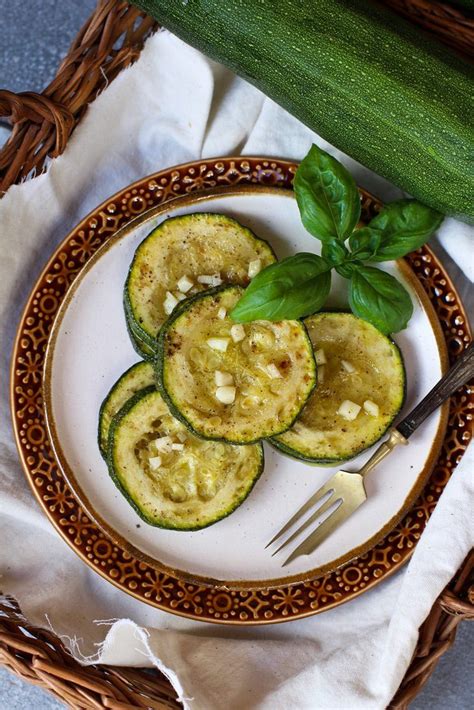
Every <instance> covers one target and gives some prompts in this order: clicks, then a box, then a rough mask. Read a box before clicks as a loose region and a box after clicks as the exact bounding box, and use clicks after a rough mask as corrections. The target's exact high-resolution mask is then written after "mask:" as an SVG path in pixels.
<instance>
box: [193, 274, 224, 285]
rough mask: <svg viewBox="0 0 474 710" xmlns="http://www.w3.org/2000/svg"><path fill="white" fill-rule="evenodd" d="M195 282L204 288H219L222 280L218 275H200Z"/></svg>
mask: <svg viewBox="0 0 474 710" xmlns="http://www.w3.org/2000/svg"><path fill="white" fill-rule="evenodd" d="M197 280H198V281H199V283H200V284H205V285H206V286H220V285H221V283H222V279H221V277H220V274H202V276H198V277H197Z"/></svg>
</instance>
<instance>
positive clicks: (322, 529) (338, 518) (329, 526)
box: [282, 501, 359, 567]
mask: <svg viewBox="0 0 474 710" xmlns="http://www.w3.org/2000/svg"><path fill="white" fill-rule="evenodd" d="M358 507H359V505H356V506H355V507H353V506H350V505H347V504H345V503H344V501H343V502H342V503H341V504H340V505H339V507H338V508H336V510H335V511H334V512H333V513H331V515H330V516H329V517H328V518H326V520H325V521H324V522H323V523H321V525H319V527H317V528H316V530H315V531H314V532H313V533H311V535H308V537H307V538H306V540H303V542H302V543H301V544H300V545H298V547H296V548H295V549H294V550H293V552H292V553H291V555H290V556H289V557H288V558H287V559H286V560H285V561H284V562H283V564H282V567H286V565H287V564H289V563H290V562H292V561H293V560H295V559H296V558H297V557H300V555H309V554H310V553H311V552H313V551H314V550H315V549H316V548H317V547H318V545H320V544H321V543H322V542H323V541H324V540H325V539H326V538H327V537H328V535H329V534H330V533H331V532H332V531H333V530H334V528H337V527H338V525H340V524H341V523H342V522H343V521H344V520H345V519H346V518H348V517H349V515H351V514H352V513H353V512H354V510H355V509H356V508H358Z"/></svg>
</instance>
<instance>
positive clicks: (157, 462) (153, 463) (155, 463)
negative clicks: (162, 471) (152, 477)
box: [148, 456, 161, 471]
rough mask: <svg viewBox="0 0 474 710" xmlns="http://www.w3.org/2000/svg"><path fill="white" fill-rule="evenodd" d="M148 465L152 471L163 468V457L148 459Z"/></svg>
mask: <svg viewBox="0 0 474 710" xmlns="http://www.w3.org/2000/svg"><path fill="white" fill-rule="evenodd" d="M148 463H149V464H150V468H151V469H152V471H156V470H157V469H158V468H160V466H161V456H151V457H150V458H149V459H148Z"/></svg>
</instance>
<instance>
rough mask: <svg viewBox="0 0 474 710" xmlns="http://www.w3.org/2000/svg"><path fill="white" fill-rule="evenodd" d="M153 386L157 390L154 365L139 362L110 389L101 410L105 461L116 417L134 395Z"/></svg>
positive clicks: (99, 435) (100, 437) (100, 443)
mask: <svg viewBox="0 0 474 710" xmlns="http://www.w3.org/2000/svg"><path fill="white" fill-rule="evenodd" d="M151 385H153V387H154V388H155V373H154V370H153V367H152V365H151V364H150V363H148V362H137V363H135V365H132V366H131V367H129V368H128V370H127V371H126V372H124V373H123V375H122V376H121V377H119V379H118V380H117V382H116V383H115V384H114V386H113V387H112V388H111V389H110V391H109V393H108V395H107V397H106V398H105V399H104V401H103V402H102V404H101V407H100V410H99V431H98V442H99V449H100V453H101V454H102V457H103V458H104V459H107V446H108V440H109V430H110V425H111V423H112V420H113V418H114V416H115V415H116V414H117V412H118V411H119V410H120V409H121V408H122V407H123V405H124V404H125V403H126V402H127V401H128V400H129V399H130V397H132V395H134V394H135V393H136V392H138V391H140V390H142V389H143V388H144V387H147V386H151Z"/></svg>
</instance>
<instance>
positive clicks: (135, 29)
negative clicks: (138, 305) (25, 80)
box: [0, 0, 474, 710]
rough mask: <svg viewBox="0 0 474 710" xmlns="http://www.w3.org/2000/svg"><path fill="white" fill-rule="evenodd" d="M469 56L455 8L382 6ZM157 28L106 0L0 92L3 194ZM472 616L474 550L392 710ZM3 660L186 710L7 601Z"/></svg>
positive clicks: (472, 39) (0, 618)
mask: <svg viewBox="0 0 474 710" xmlns="http://www.w3.org/2000/svg"><path fill="white" fill-rule="evenodd" d="M385 4H387V5H389V6H390V7H392V8H393V9H394V10H395V11H397V12H399V13H400V14H402V15H405V16H406V17H409V18H410V19H411V20H412V21H413V22H416V23H417V24H419V25H421V26H422V27H424V28H425V29H428V30H429V31H431V32H433V33H435V34H436V35H438V37H439V38H440V39H441V40H442V41H443V42H445V43H446V44H448V45H450V46H451V47H454V48H455V49H456V50H457V51H459V52H461V53H462V54H464V55H465V56H466V55H469V56H474V20H472V19H469V18H468V17H466V16H465V15H464V14H463V13H462V12H461V11H459V10H455V9H453V8H451V7H450V6H449V5H445V4H441V3H437V2H429V1H427V0H385ZM156 29H157V25H156V23H155V22H154V21H153V20H152V19H150V18H149V17H147V16H145V15H143V14H142V13H140V12H139V11H138V10H137V9H136V8H133V7H132V6H130V5H129V4H128V3H127V2H122V1H117V0H99V2H98V5H97V8H96V10H95V11H94V13H93V14H92V16H91V18H90V19H89V20H88V22H87V23H86V24H85V26H84V27H83V28H82V30H81V31H80V32H79V34H78V36H77V38H76V40H75V41H74V43H73V45H72V46H71V48H70V50H69V53H68V55H67V56H66V58H65V59H64V61H63V62H62V64H61V66H60V67H59V69H58V73H57V76H56V78H55V79H54V80H53V81H52V82H51V84H50V85H49V86H48V87H47V88H46V89H45V90H44V91H43V93H42V94H36V93H32V92H25V93H21V94H14V93H12V92H10V91H6V90H5V91H1V90H0V117H2V116H3V117H7V118H9V119H10V121H11V124H12V127H13V130H12V134H11V137H10V140H9V141H8V142H7V144H6V145H5V146H4V147H3V149H1V150H0V195H1V194H3V193H4V192H5V191H6V190H7V189H8V188H9V187H10V185H12V184H14V183H18V182H20V181H21V180H22V179H24V178H25V177H28V176H31V175H33V174H36V173H38V172H40V171H41V170H43V168H44V166H45V161H46V160H47V158H49V157H55V156H57V155H60V154H61V153H62V152H63V150H64V148H65V147H66V145H67V141H68V139H69V136H70V135H71V133H72V131H73V130H74V127H75V126H76V125H77V123H78V122H79V121H80V120H81V118H82V116H83V114H84V111H85V109H86V107H87V105H88V103H89V102H90V101H92V100H93V99H94V98H95V97H96V96H97V93H98V92H99V91H101V90H102V89H103V88H104V87H105V86H106V85H107V84H108V83H109V82H111V81H112V80H113V79H114V78H115V76H116V75H117V74H118V73H119V72H120V71H121V70H122V69H123V68H124V67H126V66H128V65H129V64H130V63H131V62H133V61H134V60H135V59H136V58H137V57H138V55H139V53H140V50H141V48H142V46H143V43H144V41H145V39H146V38H147V37H148V36H149V35H150V34H151V33H152V32H153V31H154V30H156ZM473 618H474V553H471V554H470V555H469V556H468V558H467V559H466V560H465V562H464V564H463V566H462V567H461V569H460V570H459V572H458V573H457V575H456V576H455V578H454V579H453V580H452V582H451V583H450V584H449V585H448V587H447V588H446V589H445V590H444V592H443V593H442V594H441V595H440V597H439V598H438V599H437V600H436V602H435V604H434V606H433V609H432V611H431V613H430V614H429V616H428V618H427V619H426V621H425V622H424V624H423V625H422V627H421V628H420V636H419V641H418V645H417V648H416V650H415V653H414V656H413V659H412V662H411V665H410V667H409V669H408V671H407V673H406V676H405V678H404V679H403V682H402V684H401V686H400V688H399V690H398V692H397V694H396V695H395V697H394V698H393V700H392V703H391V705H390V707H392V708H399V709H402V708H406V707H407V706H408V704H409V703H410V701H411V700H413V698H414V697H415V696H416V695H417V694H418V692H419V691H420V689H421V688H422V687H423V685H424V684H425V683H426V681H427V680H428V678H429V677H430V675H431V673H432V672H433V670H434V668H435V666H436V664H437V662H438V660H439V658H440V657H441V656H442V655H443V654H444V653H445V652H446V651H447V650H448V648H449V647H450V646H451V644H452V643H453V641H454V638H455V635H456V628H457V625H458V624H459V622H460V621H461V620H462V619H473ZM0 663H2V664H3V665H4V666H5V667H6V668H8V669H10V670H11V671H13V672H14V673H16V674H18V675H19V676H20V677H22V678H23V679H25V680H27V681H29V682H31V683H34V684H36V685H39V686H41V687H42V688H44V689H46V690H48V691H49V692H51V693H52V694H53V695H55V696H56V697H58V698H59V699H60V700H62V701H63V702H65V703H66V704H67V705H69V706H70V707H71V708H77V709H79V708H80V709H81V710H82V709H84V710H86V709H87V710H89V708H90V709H91V710H92V709H93V708H94V709H95V708H117V710H118V709H119V708H120V709H123V710H126V709H127V708H129V709H131V708H157V709H159V708H179V707H180V704H179V703H178V702H177V700H176V694H175V692H174V691H173V688H172V687H171V686H170V684H169V682H168V681H167V680H166V678H164V676H162V675H161V674H160V673H159V672H158V671H149V670H140V669H135V668H112V667H110V666H90V667H86V668H83V667H82V666H80V665H79V664H78V663H77V662H76V661H75V660H74V659H73V658H72V657H71V655H70V654H69V653H68V651H67V650H66V649H65V647H64V646H63V644H62V642H61V641H60V639H59V638H57V637H56V636H54V635H53V634H52V633H51V632H50V631H47V630H45V629H40V628H36V627H33V626H31V625H30V624H29V623H28V621H27V620H26V619H25V618H24V617H23V616H22V615H21V612H20V610H19V608H18V606H17V605H16V603H15V601H14V600H13V599H8V598H1V599H0Z"/></svg>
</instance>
